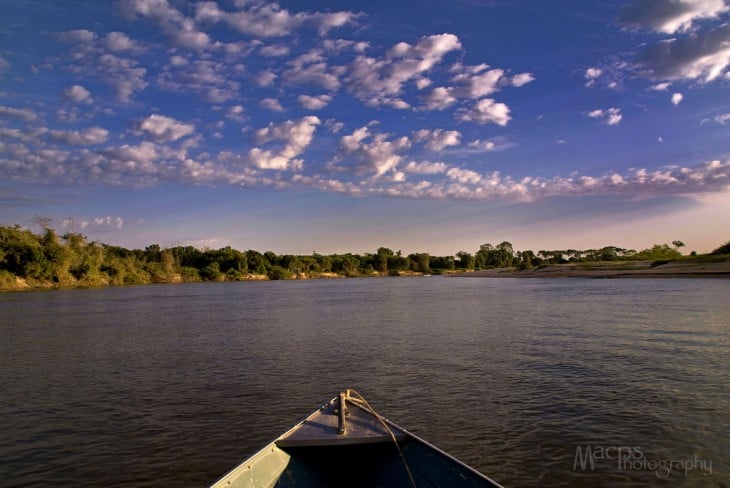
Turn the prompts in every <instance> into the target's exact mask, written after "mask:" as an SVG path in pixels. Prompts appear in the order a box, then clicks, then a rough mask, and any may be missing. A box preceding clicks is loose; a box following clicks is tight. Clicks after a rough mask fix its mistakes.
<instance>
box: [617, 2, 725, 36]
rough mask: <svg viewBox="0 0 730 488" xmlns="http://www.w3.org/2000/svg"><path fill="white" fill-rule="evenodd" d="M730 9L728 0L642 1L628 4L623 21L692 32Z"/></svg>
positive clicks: (665, 30) (623, 13) (635, 24)
mask: <svg viewBox="0 0 730 488" xmlns="http://www.w3.org/2000/svg"><path fill="white" fill-rule="evenodd" d="M729 10H730V8H729V7H728V6H727V5H726V4H725V0H641V1H635V2H634V3H633V4H632V5H629V6H628V7H625V8H624V10H623V11H622V12H621V16H620V20H621V21H622V22H624V23H626V24H629V25H632V26H636V27H644V28H647V29H650V30H653V31H656V32H662V33H664V34H674V33H676V32H686V31H689V30H690V29H691V28H692V27H693V24H694V23H695V22H696V21H698V20H702V19H714V18H718V17H719V16H720V15H721V14H723V13H726V12H728V11H729Z"/></svg>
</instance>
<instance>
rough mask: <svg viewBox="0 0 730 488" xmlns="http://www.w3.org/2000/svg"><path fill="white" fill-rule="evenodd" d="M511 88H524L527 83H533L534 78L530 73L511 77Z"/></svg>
mask: <svg viewBox="0 0 730 488" xmlns="http://www.w3.org/2000/svg"><path fill="white" fill-rule="evenodd" d="M511 81H512V86H516V87H517V88H519V87H521V86H524V85H526V84H528V83H532V82H533V81H535V76H534V75H533V74H532V73H520V74H517V75H514V76H513V77H512V80H511Z"/></svg>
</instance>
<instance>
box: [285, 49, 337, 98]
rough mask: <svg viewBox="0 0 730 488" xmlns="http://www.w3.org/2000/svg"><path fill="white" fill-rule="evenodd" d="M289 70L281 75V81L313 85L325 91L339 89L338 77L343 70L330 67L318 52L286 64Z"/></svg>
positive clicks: (307, 54) (304, 55)
mask: <svg viewBox="0 0 730 488" xmlns="http://www.w3.org/2000/svg"><path fill="white" fill-rule="evenodd" d="M287 64H288V65H289V66H290V68H289V69H287V70H285V71H284V73H282V79H283V80H284V81H285V82H287V83H289V84H292V85H305V84H313V85H318V86H321V87H322V88H325V89H327V90H333V91H334V90H337V89H338V88H339V87H340V75H342V73H344V71H345V68H344V67H341V66H334V67H330V66H328V65H327V63H326V62H325V59H324V57H323V56H322V54H321V53H320V52H318V51H310V52H308V53H306V54H303V55H301V56H299V57H297V58H295V59H293V60H291V61H289V62H288V63H287Z"/></svg>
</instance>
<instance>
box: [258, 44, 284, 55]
mask: <svg viewBox="0 0 730 488" xmlns="http://www.w3.org/2000/svg"><path fill="white" fill-rule="evenodd" d="M289 51H290V49H289V46H287V45H285V44H269V45H267V46H261V47H260V48H259V53H260V54H261V55H262V56H266V57H268V58H278V57H281V56H288V55H289Z"/></svg>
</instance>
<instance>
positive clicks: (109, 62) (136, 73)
mask: <svg viewBox="0 0 730 488" xmlns="http://www.w3.org/2000/svg"><path fill="white" fill-rule="evenodd" d="M95 71H96V72H97V73H99V74H100V75H101V76H102V78H104V81H105V82H106V83H108V84H110V85H111V86H113V87H114V89H115V90H116V92H117V99H118V100H119V101H121V102H128V101H129V99H130V98H131V97H132V95H133V94H134V92H136V91H139V90H143V89H144V88H146V87H147V82H146V81H145V80H144V76H145V74H147V70H146V69H145V68H140V67H139V63H138V62H137V61H134V60H132V59H128V58H121V57H119V56H116V55H114V54H103V55H101V56H99V58H98V60H97V65H96V67H95Z"/></svg>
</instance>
